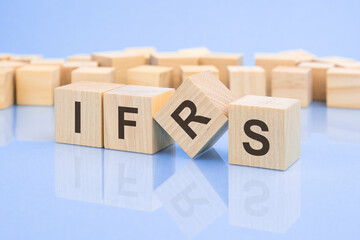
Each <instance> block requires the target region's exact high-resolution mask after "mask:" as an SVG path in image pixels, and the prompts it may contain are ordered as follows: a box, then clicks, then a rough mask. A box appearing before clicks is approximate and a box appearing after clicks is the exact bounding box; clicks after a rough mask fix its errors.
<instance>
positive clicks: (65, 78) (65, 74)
mask: <svg viewBox="0 0 360 240" xmlns="http://www.w3.org/2000/svg"><path fill="white" fill-rule="evenodd" d="M97 66H98V62H96V61H84V62H76V61H70V62H65V63H64V65H63V67H62V75H61V81H60V86H63V85H66V84H70V83H71V73H72V71H74V70H75V69H78V68H80V67H97Z"/></svg>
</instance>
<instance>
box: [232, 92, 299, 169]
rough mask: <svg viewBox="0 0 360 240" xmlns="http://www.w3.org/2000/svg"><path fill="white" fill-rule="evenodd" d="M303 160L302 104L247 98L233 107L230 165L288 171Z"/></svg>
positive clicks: (287, 99)
mask: <svg viewBox="0 0 360 240" xmlns="http://www.w3.org/2000/svg"><path fill="white" fill-rule="evenodd" d="M299 157H300V101H299V100H296V99H290V98H275V97H264V96H253V95H247V96H245V97H243V98H240V99H238V100H236V101H234V102H232V103H231V104H230V108H229V163H231V164H237V165H245V166H252V167H261V168H270V169H277V170H286V169H287V168H288V167H289V166H290V165H291V164H293V163H294V162H295V161H296V160H297V159H298V158H299Z"/></svg>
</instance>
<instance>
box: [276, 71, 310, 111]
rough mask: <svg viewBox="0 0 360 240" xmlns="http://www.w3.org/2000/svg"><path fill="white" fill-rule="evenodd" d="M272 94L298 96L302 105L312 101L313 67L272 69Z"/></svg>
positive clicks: (288, 96) (307, 104) (305, 105)
mask: <svg viewBox="0 0 360 240" xmlns="http://www.w3.org/2000/svg"><path fill="white" fill-rule="evenodd" d="M271 78H272V80H271V95H272V96H273V97H285V98H296V99H299V100H300V103H301V107H307V106H309V104H310V103H311V102H312V75H311V69H308V68H298V67H276V68H275V69H273V71H272V77H271Z"/></svg>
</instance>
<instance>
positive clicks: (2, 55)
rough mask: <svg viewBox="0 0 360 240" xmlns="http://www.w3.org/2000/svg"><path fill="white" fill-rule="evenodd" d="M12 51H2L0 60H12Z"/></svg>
mask: <svg viewBox="0 0 360 240" xmlns="http://www.w3.org/2000/svg"><path fill="white" fill-rule="evenodd" d="M10 57H11V54H10V53H0V61H5V60H10Z"/></svg>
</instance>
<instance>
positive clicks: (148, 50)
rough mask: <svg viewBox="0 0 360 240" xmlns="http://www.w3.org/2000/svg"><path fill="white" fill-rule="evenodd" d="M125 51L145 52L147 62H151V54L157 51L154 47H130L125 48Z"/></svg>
mask: <svg viewBox="0 0 360 240" xmlns="http://www.w3.org/2000/svg"><path fill="white" fill-rule="evenodd" d="M124 52H127V53H135V54H143V55H144V57H145V64H149V63H150V55H151V54H154V53H156V49H155V48H154V47H130V48H125V49H124Z"/></svg>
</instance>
